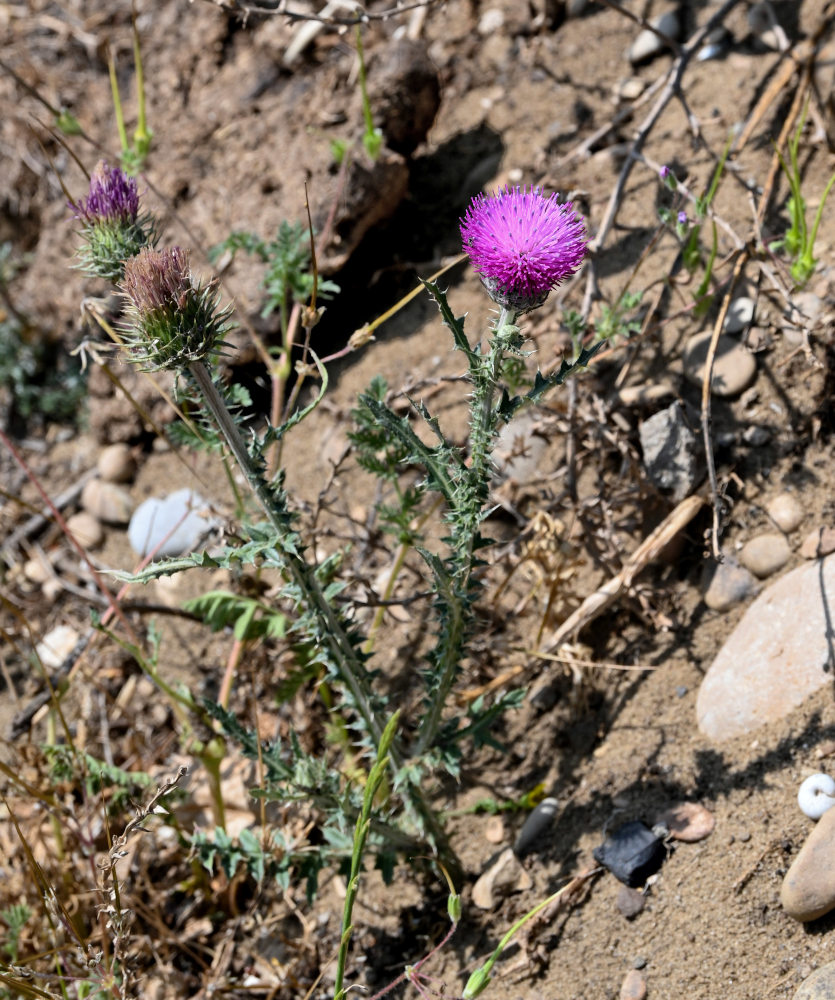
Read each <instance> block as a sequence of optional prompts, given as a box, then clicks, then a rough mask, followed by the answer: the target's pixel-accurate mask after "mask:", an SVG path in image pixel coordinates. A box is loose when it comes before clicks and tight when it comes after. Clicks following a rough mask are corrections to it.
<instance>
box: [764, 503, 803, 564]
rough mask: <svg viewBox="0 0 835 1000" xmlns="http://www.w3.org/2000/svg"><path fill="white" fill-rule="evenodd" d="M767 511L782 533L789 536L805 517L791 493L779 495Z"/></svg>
mask: <svg viewBox="0 0 835 1000" xmlns="http://www.w3.org/2000/svg"><path fill="white" fill-rule="evenodd" d="M765 510H766V513H767V514H768V516H769V517H770V518H771V520H772V521H773V522H774V523H775V524H776V525H777V527H778V528H779V529H780V531H783V532H785V533H786V534H787V535H788V534H790V533H791V532H792V531H794V529H795V528H797V527H798V526H799V525H800V522H801V521H802V520H803V516H804V515H803V508H802V507H801V506H800V503H799V502H798V500H797V499H796V497H794V496H793V495H792V494H791V493H779V494H778V495H777V496H776V497H775V498H774V499H773V500H772V501H771V502H770V503H769V505H768V506H767V507H766V509H765ZM802 554H803V552H802V550H801V555H802Z"/></svg>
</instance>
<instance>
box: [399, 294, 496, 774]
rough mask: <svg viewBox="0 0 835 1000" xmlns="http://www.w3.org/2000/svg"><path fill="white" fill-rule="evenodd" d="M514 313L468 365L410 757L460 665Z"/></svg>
mask: <svg viewBox="0 0 835 1000" xmlns="http://www.w3.org/2000/svg"><path fill="white" fill-rule="evenodd" d="M515 321H516V313H515V312H513V311H511V310H509V309H508V308H506V307H504V306H503V307H502V309H501V312H500V313H499V317H498V319H497V320H496V325H495V327H494V331H493V332H494V337H493V340H492V341H491V343H490V352H489V354H488V355H487V357H486V358H485V359H484V360H483V361H482V362H481V364H480V365H478V364H474V363H473V362H471V364H470V374H471V377H472V379H473V383H474V387H473V394H472V397H471V399H470V442H471V445H470V468H469V470H468V473H467V479H466V483H467V486H466V492H465V494H464V497H463V499H462V502H461V505H460V508H459V511H458V512H457V515H458V516H457V517H456V522H455V525H454V528H453V532H452V546H453V549H454V554H453V558H454V560H455V571H454V573H453V574H452V577H451V583H450V587H449V593H448V594H447V595H445V599H446V604H447V614H448V615H449V620H448V622H447V624H446V628H445V629H444V633H443V639H442V641H443V643H444V646H443V649H442V650H440V652H439V662H438V666H439V668H440V671H439V672H440V681H439V683H438V687H437V690H436V691H435V692H434V693H433V696H432V700H431V704H430V705H429V708H428V710H427V713H426V715H425V716H424V718H423V723H422V725H421V731H420V737H419V739H418V742H417V746H416V748H415V756H417V757H420V756H421V755H422V754H424V753H425V752H426V751H427V750H428V749H429V747H431V745H432V742H433V741H434V739H435V737H436V735H437V733H438V729H439V727H440V724H441V713H442V711H443V707H444V705H445V704H446V702H447V698H448V696H449V692H450V689H451V688H452V684H453V681H454V680H455V676H456V673H457V671H458V668H459V666H460V664H461V657H462V655H463V651H464V644H465V640H466V633H467V626H468V624H469V616H468V614H467V598H468V594H469V590H470V585H471V579H472V572H473V559H474V553H475V543H476V539H477V538H478V534H479V525H480V524H481V518H482V512H483V508H484V502H485V500H486V499H487V491H488V485H487V484H488V482H489V479H490V471H491V470H490V463H491V456H492V452H493V439H494V437H495V428H496V415H495V412H494V402H495V397H496V388H497V386H498V382H499V378H500V376H501V371H502V362H503V360H504V354H505V349H506V348H507V346H508V343H509V340H510V337H511V335H512V333H513V332H515V326H514V323H515Z"/></svg>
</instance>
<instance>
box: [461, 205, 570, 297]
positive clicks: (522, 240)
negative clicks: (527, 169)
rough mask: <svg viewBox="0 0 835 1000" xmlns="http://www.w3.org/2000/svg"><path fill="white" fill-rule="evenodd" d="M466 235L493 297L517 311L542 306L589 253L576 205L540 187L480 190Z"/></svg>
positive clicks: (465, 221) (474, 261)
mask: <svg viewBox="0 0 835 1000" xmlns="http://www.w3.org/2000/svg"><path fill="white" fill-rule="evenodd" d="M461 239H462V242H463V245H464V252H465V253H466V254H468V255H469V258H470V260H471V261H472V264H473V268H474V269H475V271H476V272H477V273H478V275H479V277H480V278H481V280H482V283H483V284H484V287H485V288H486V289H487V292H488V294H489V295H490V297H491V298H492V299H493V301H494V302H497V303H498V304H499V305H500V306H504V307H505V308H506V309H510V310H512V311H513V312H516V313H524V312H529V311H530V310H531V309H537V308H538V307H539V306H541V305H542V303H543V302H544V301H545V300H546V299H547V298H548V293H549V292H550V291H551V289H552V288H554V287H555V286H556V285H558V284H559V283H560V282H561V281H562V280H563V278H566V277H568V275H570V274H573V273H574V272H575V271H576V270H577V268H578V267H579V266H580V264H581V263H582V262H583V258H584V257H585V255H586V240H585V226H584V224H583V220H582V219H581V218H580V217H579V216H578V215H577V214H576V213H575V211H574V206H573V205H572V204H570V203H567V204H563V205H561V204H560V203H559V202H558V201H557V197H556V195H554V194H551V195H549V196H548V197H546V196H545V195H544V194H543V193H542V191H541V189H540V188H531V190H530V191H528V190H527V189H526V188H521V189H520V188H518V187H517V188H504V190H502V191H499V192H498V193H497V194H495V195H491V196H490V197H487V196H486V195H483V194H480V195H476V197H475V198H473V200H472V202H471V203H470V207H469V208H468V209H467V212H466V214H465V215H464V218H463V219H462V220H461Z"/></svg>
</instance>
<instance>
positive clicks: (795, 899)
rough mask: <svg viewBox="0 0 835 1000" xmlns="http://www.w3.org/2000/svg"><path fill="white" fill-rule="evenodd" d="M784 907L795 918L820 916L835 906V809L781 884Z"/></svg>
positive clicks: (814, 832) (822, 820) (811, 836)
mask: <svg viewBox="0 0 835 1000" xmlns="http://www.w3.org/2000/svg"><path fill="white" fill-rule="evenodd" d="M780 902H781V903H782V904H783V909H784V910H785V911H786V913H788V915H789V916H790V917H794V919H795V920H800V921H802V922H804V923H805V922H807V921H809V920H817V919H818V917H822V916H823V915H824V914H825V913H829V911H830V910H832V909H835V809H829V810H827V811H826V812H825V813H824V814H823V816H821V818H820V819H819V820H818V822H817V825H816V826H815V827H814V829H813V830H812V832H811V833H810V834H809V836H808V837H807V838H806V843H805V844H804V845H803V847H801V848H800V853H799V854H798V855H797V857H796V858H795V859H794V861H793V862H792V865H791V868H789V870H788V871H787V872H786V877H785V878H784V879H783V884H782V886H781V887H780Z"/></svg>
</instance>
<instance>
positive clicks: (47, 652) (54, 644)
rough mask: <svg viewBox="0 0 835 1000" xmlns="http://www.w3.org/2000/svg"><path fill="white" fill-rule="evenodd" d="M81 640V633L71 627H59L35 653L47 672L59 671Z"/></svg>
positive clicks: (43, 641) (38, 646)
mask: <svg viewBox="0 0 835 1000" xmlns="http://www.w3.org/2000/svg"><path fill="white" fill-rule="evenodd" d="M80 638H81V636H80V635H79V633H78V632H76V630H75V629H74V628H70V626H69V625H58V626H57V627H56V628H54V629H52V630H51V631H50V632H47V634H46V635H45V636H44V637H43V639H41V641H40V642H39V643H38V645H37V646H36V647H35V652H36V653H37V654H38V659H39V660H40V661H41V663H42V664H43V666H44V668H45V669H46V670H57V669H58V667H60V666H61V664H62V663H63V662H64V660H65V659H66V658H67V657H68V656H69V655H70V653H71V652H72V651H73V649H75V644H76V643H77V642H78V640H79V639H80Z"/></svg>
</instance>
